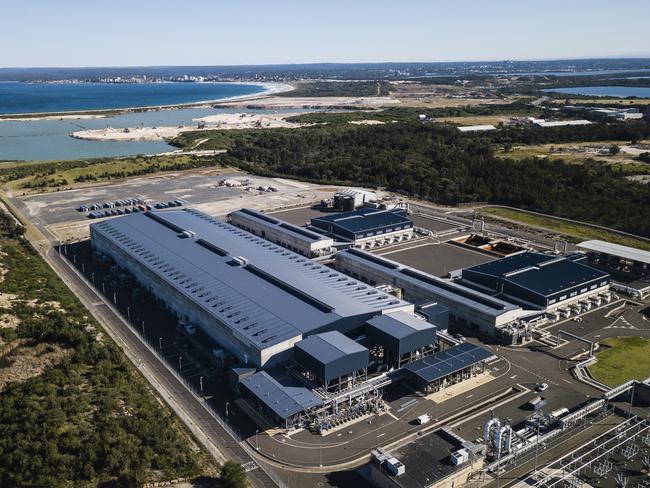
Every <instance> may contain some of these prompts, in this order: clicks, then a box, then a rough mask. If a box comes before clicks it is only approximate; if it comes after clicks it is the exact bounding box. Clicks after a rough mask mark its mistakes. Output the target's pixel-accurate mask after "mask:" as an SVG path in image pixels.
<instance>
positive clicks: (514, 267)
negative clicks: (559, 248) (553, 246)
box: [462, 252, 609, 309]
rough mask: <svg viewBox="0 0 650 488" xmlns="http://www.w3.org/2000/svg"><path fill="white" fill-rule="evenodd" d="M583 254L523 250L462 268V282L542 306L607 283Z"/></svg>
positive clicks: (498, 294)
mask: <svg viewBox="0 0 650 488" xmlns="http://www.w3.org/2000/svg"><path fill="white" fill-rule="evenodd" d="M584 260H585V259H584V256H583V255H572V256H566V257H564V256H560V257H558V256H549V255H547V254H541V253H535V252H522V253H518V254H513V255H511V256H508V257H505V258H502V259H499V260H496V261H490V262H487V263H483V264H479V265H478V266H473V267H471V268H465V269H463V270H462V281H463V282H464V283H466V284H470V285H474V286H476V285H478V287H479V288H480V289H482V290H486V291H490V292H491V293H494V294H495V295H497V296H500V297H502V298H506V299H510V300H514V301H515V302H516V303H523V304H526V305H532V306H535V307H539V308H541V309H543V308H546V307H548V306H549V305H553V304H554V303H558V302H562V301H564V300H566V299H568V298H571V297H576V296H578V295H581V294H584V293H587V292H590V291H592V290H594V289H597V288H600V287H602V286H606V285H608V284H609V275H608V274H607V273H605V272H603V271H599V270H597V269H594V268H592V267H590V266H588V265H586V264H584V262H583V261H584Z"/></svg>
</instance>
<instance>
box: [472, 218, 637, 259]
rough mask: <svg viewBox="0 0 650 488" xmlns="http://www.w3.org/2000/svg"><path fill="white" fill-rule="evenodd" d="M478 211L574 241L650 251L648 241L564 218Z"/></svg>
mask: <svg viewBox="0 0 650 488" xmlns="http://www.w3.org/2000/svg"><path fill="white" fill-rule="evenodd" d="M480 213H481V214H483V215H488V216H491V217H496V218H500V217H501V218H504V219H508V220H514V221H516V222H520V223H522V224H527V225H531V226H534V227H542V228H544V229H548V230H551V231H554V232H558V233H560V234H564V235H566V236H569V237H572V238H573V239H574V240H575V241H584V240H589V239H600V240H603V241H607V242H613V243H615V244H621V245H623V246H630V247H635V248H637V249H643V250H645V251H650V243H648V242H646V241H643V240H640V239H635V238H633V237H628V236H625V235H622V234H618V233H616V232H610V231H606V230H601V229H595V228H592V227H589V226H587V225H580V224H577V223H573V222H566V221H564V220H560V219H555V218H553V217H544V216H541V215H534V214H529V213H527V212H520V211H518V210H512V209H508V208H499V207H488V208H482V209H481V210H480Z"/></svg>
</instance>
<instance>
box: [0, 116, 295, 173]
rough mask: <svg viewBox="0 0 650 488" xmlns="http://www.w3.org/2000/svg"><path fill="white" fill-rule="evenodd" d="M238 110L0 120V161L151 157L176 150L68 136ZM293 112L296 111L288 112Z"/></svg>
mask: <svg viewBox="0 0 650 488" xmlns="http://www.w3.org/2000/svg"><path fill="white" fill-rule="evenodd" d="M241 112H247V110H242V109H213V108H183V109H174V110H156V111H149V112H140V113H126V114H120V115H116V116H111V117H105V118H99V119H76V120H73V119H63V120H24V121H22V120H21V121H18V120H16V121H10V120H0V161H9V160H18V161H32V160H53V159H80V158H98V157H113V156H131V155H135V154H155V153H160V152H165V151H171V150H174V149H176V148H175V147H173V146H170V145H169V144H167V143H166V142H164V141H85V140H81V139H75V138H72V137H70V134H71V133H72V132H75V131H79V130H87V129H103V128H105V127H107V126H110V127H114V128H121V127H137V126H139V125H143V126H145V127H161V126H177V125H192V124H194V123H195V122H192V119H194V118H198V117H205V116H206V115H214V114H218V113H241ZM291 112H296V110H291Z"/></svg>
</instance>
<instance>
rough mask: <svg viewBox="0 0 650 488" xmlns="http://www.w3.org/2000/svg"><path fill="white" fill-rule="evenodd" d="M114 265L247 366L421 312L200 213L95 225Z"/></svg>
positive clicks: (97, 243)
mask: <svg viewBox="0 0 650 488" xmlns="http://www.w3.org/2000/svg"><path fill="white" fill-rule="evenodd" d="M91 240H92V245H93V247H94V249H96V250H98V251H101V252H103V253H104V254H107V255H109V256H111V257H112V258H113V260H114V261H115V262H116V263H118V264H119V265H120V266H122V267H124V268H126V269H128V270H129V271H130V272H131V273H132V274H133V275H134V276H135V277H136V279H137V280H138V281H139V282H140V283H141V284H142V285H143V286H144V287H145V288H147V289H148V290H149V291H151V292H152V293H153V294H154V295H155V296H157V297H158V298H159V299H162V300H164V301H165V302H166V303H167V304H168V306H169V307H170V308H172V309H173V310H174V311H176V313H177V314H178V315H179V316H181V317H183V318H184V319H185V320H187V321H189V322H192V323H195V324H196V325H198V326H200V327H201V328H202V329H203V330H204V331H205V332H206V334H208V335H209V336H210V337H212V338H213V339H214V340H215V341H217V342H218V343H219V344H222V345H223V346H224V347H225V348H226V349H228V350H229V351H230V352H231V353H233V354H234V355H235V356H237V357H238V358H239V359H240V360H242V361H243V362H244V363H252V364H254V365H257V366H259V367H262V366H270V365H272V364H277V363H279V362H282V361H285V360H287V359H289V358H290V357H291V350H292V347H293V345H294V344H295V343H296V342H298V341H301V340H302V339H303V338H304V337H306V336H308V335H310V334H315V333H319V332H326V331H329V330H338V331H340V332H343V333H347V332H350V331H352V330H354V329H356V328H360V327H362V326H363V324H364V322H365V320H367V319H370V318H372V317H374V316H376V315H380V314H382V313H387V312H392V311H407V312H408V311H412V310H413V305H411V304H409V303H406V302H404V301H402V300H399V299H397V298H395V297H394V296H392V295H389V294H387V293H382V292H380V291H378V290H376V289H374V288H372V287H369V286H367V285H364V284H363V283H361V282H359V281H357V280H355V279H352V278H350V277H348V276H345V275H343V274H341V273H338V272H336V271H333V270H332V269H331V268H327V267H325V266H323V265H321V264H318V263H315V262H314V261H311V260H309V259H307V258H305V257H302V256H300V255H299V254H296V253H293V252H291V251H288V250H286V249H284V248H282V247H280V246H277V245H275V244H273V243H271V242H269V241H267V240H264V239H262V238H260V237H257V236H255V235H253V234H251V233H249V232H246V231H244V230H241V229H238V228H237V227H235V226H232V225H230V224H227V223H225V222H223V221H221V220H218V219H215V218H212V217H210V216H208V215H206V214H203V213H201V212H198V211H195V210H182V211H168V212H160V213H154V212H146V213H140V214H135V215H128V216H124V217H122V218H118V219H112V220H109V221H105V222H101V223H97V224H93V225H91Z"/></svg>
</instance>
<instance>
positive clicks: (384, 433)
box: [377, 432, 386, 438]
mask: <svg viewBox="0 0 650 488" xmlns="http://www.w3.org/2000/svg"><path fill="white" fill-rule="evenodd" d="M382 435H386V432H382V433H381V434H379V435H378V436H377V438H379V437H381V436H382Z"/></svg>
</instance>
